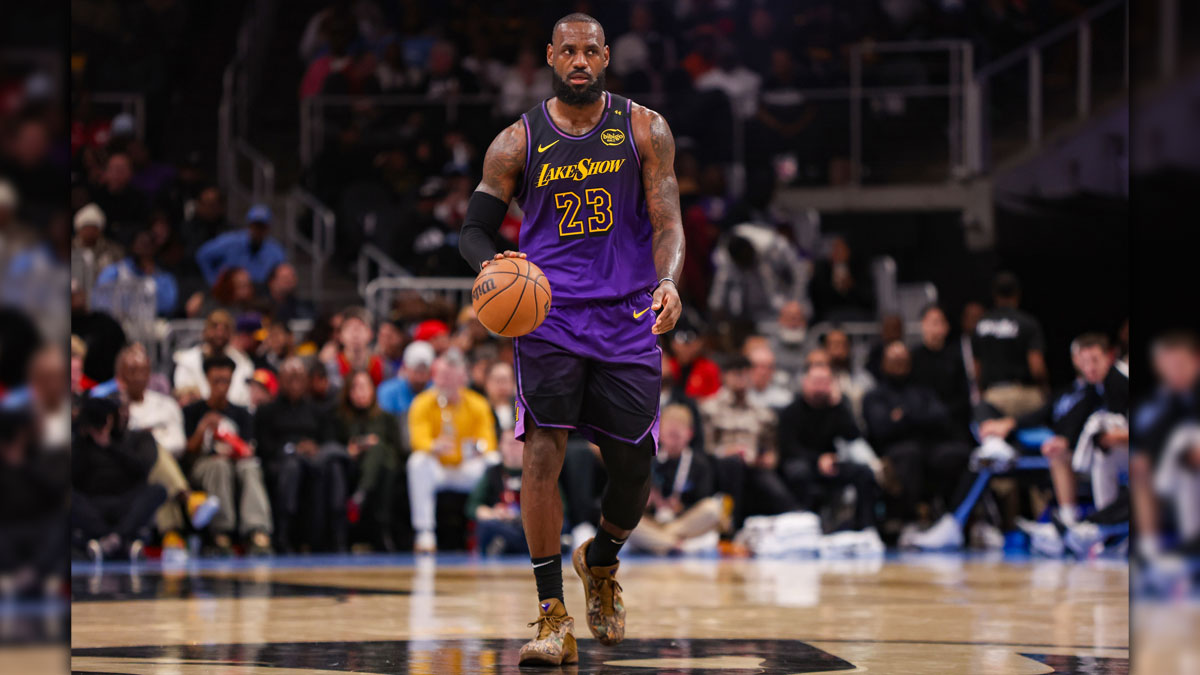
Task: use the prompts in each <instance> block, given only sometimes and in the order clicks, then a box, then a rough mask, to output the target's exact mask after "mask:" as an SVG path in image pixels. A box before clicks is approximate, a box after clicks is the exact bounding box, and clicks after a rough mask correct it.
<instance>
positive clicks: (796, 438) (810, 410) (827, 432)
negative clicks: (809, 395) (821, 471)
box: [779, 396, 862, 463]
mask: <svg viewBox="0 0 1200 675" xmlns="http://www.w3.org/2000/svg"><path fill="white" fill-rule="evenodd" d="M861 435H862V434H861V433H859V430H858V425H857V424H856V423H855V422H854V413H852V412H851V411H850V405H849V404H848V403H847V402H846V399H845V398H843V399H842V400H841V401H840V402H839V403H838V404H837V405H835V406H829V407H820V408H817V407H813V406H811V405H809V404H808V401H806V400H804V397H803V396H797V397H796V400H795V401H792V404H791V405H789V406H788V407H786V408H784V409H783V412H781V413H779V459H780V461H787V460H789V459H803V460H806V461H808V462H809V463H815V462H816V461H817V457H819V456H820V455H823V454H825V453H827V452H836V451H837V448H836V447H835V446H834V444H833V441H834V439H836V438H840V439H842V440H845V441H850V440H854V439H856V438H858V437H860V436H861Z"/></svg>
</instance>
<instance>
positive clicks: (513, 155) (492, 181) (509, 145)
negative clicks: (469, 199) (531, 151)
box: [475, 120, 525, 204]
mask: <svg viewBox="0 0 1200 675" xmlns="http://www.w3.org/2000/svg"><path fill="white" fill-rule="evenodd" d="M524 170H525V123H524V122H522V121H521V120H517V121H516V122H513V123H512V124H510V125H508V126H507V127H505V128H504V130H503V131H501V132H500V133H499V134H497V135H496V139H495V140H493V141H492V144H491V145H489V146H488V149H487V154H485V155H484V156H483V179H482V180H480V181H479V185H478V186H477V187H476V188H475V190H476V191H477V192H484V193H487V194H489V195H491V196H493V197H495V198H496V199H499V200H500V201H502V202H504V203H506V204H507V203H508V202H509V200H511V199H512V198H513V195H514V194H516V191H517V186H518V184H519V183H520V180H521V173H522V172H523V171H524Z"/></svg>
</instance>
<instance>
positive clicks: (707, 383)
mask: <svg viewBox="0 0 1200 675" xmlns="http://www.w3.org/2000/svg"><path fill="white" fill-rule="evenodd" d="M671 354H672V358H671V361H670V371H671V380H672V381H673V382H674V383H675V388H676V389H678V390H680V393H681V394H682V395H683V396H687V397H688V398H691V399H695V400H697V401H699V400H701V399H704V398H707V397H709V396H712V395H713V394H715V393H717V390H718V389H720V388H721V369H720V368H719V367H718V366H717V364H716V363H715V362H714V361H713V360H712V359H710V358H708V357H707V356H704V342H703V339H702V338H701V337H700V334H699V333H698V332H697V331H696V328H695V327H694V326H693V324H692V322H691V320H689V319H687V318H686V315H684V316H681V317H680V318H679V322H678V323H676V324H675V330H674V332H672V333H671Z"/></svg>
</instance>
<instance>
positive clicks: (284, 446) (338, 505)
mask: <svg viewBox="0 0 1200 675" xmlns="http://www.w3.org/2000/svg"><path fill="white" fill-rule="evenodd" d="M254 418H255V419H254V422H255V424H254V426H255V430H256V433H257V438H258V452H259V456H260V457H262V460H263V464H264V465H265V467H266V470H267V476H268V478H269V479H270V480H271V482H272V483H273V484H274V486H275V491H274V494H275V502H274V504H275V522H276V530H275V531H276V541H277V543H278V545H279V548H280V550H282V551H285V552H291V551H292V550H293V546H294V544H295V543H297V541H300V542H303V543H305V544H307V545H309V546H311V547H312V548H313V549H314V550H319V549H327V550H334V551H339V552H340V551H345V550H346V548H347V545H348V541H347V531H346V471H347V468H348V467H347V464H348V463H349V456H348V455H347V452H346V448H345V447H344V446H342V445H341V444H340V443H338V442H337V430H336V428H335V423H334V419H333V411H332V410H331V409H330V408H328V407H326V406H325V405H324V404H323V403H322V402H319V401H317V400H315V399H314V398H313V397H312V396H310V395H309V374H308V369H307V368H306V367H305V366H304V362H303V361H301V360H300V359H298V358H292V359H288V360H287V361H285V362H284V364H283V367H282V368H281V369H280V371H279V398H277V399H275V400H274V401H272V402H271V403H268V404H267V405H264V406H263V407H261V408H259V409H258V411H257V412H256V413H255V415H254ZM302 513H303V514H304V515H305V517H303V518H301V517H300V515H301V514H302Z"/></svg>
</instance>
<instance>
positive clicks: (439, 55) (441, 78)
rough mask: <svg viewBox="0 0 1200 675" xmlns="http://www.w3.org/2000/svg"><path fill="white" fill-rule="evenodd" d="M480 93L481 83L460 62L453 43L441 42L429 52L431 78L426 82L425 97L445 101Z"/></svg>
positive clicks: (435, 44)
mask: <svg viewBox="0 0 1200 675" xmlns="http://www.w3.org/2000/svg"><path fill="white" fill-rule="evenodd" d="M478 92H479V82H478V81H477V80H476V79H475V76H474V75H472V74H471V72H470V71H468V70H466V69H465V68H463V67H462V66H461V65H460V64H459V62H458V54H457V49H456V48H455V47H454V44H453V43H452V42H448V41H444V40H443V41H439V42H436V43H434V45H433V47H432V48H431V49H430V50H429V77H428V78H427V79H426V81H425V91H424V92H423V93H424V94H425V96H426V97H427V98H429V99H431V100H443V99H446V98H451V97H454V96H458V95H461V94H475V93H478Z"/></svg>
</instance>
